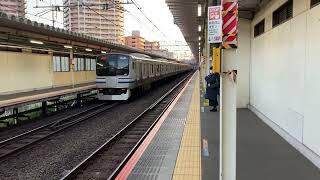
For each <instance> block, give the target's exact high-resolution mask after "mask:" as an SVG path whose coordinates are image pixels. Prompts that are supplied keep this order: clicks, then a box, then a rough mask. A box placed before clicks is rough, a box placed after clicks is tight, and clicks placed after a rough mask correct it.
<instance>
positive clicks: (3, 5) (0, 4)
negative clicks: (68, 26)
mask: <svg viewBox="0 0 320 180" xmlns="http://www.w3.org/2000/svg"><path fill="white" fill-rule="evenodd" d="M0 6H2V7H6V8H9V9H12V10H15V11H18V9H15V8H12V7H10V6H8V5H5V4H2V3H0ZM25 14H28V15H31V16H34V17H37V18H40V19H43V20H47V21H50V22H53V20H52V19H48V18H44V17H41V16H37V15H35V14H32V13H28V12H26V13H25ZM55 22H56V23H59V24H61V25H64V23H62V22H59V21H55Z"/></svg>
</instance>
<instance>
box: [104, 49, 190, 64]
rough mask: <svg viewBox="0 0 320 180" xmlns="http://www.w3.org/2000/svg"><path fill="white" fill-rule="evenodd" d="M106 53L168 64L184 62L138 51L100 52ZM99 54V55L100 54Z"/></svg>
mask: <svg viewBox="0 0 320 180" xmlns="http://www.w3.org/2000/svg"><path fill="white" fill-rule="evenodd" d="M108 54H122V55H127V56H130V57H131V58H133V59H138V60H144V61H153V62H166V63H169V64H186V63H183V62H180V61H177V60H168V59H164V58H157V59H153V58H151V57H150V56H148V55H145V54H140V53H120V52H112V53H107V54H101V55H108ZM101 55H100V56H101Z"/></svg>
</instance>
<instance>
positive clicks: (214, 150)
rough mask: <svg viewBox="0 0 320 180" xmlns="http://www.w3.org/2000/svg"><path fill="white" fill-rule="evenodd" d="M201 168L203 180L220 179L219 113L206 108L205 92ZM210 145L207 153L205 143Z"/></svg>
mask: <svg viewBox="0 0 320 180" xmlns="http://www.w3.org/2000/svg"><path fill="white" fill-rule="evenodd" d="M201 94H202V98H201V101H200V103H201V104H200V106H201V109H202V110H201V111H200V113H201V114H200V118H201V145H202V146H201V149H202V152H201V155H202V157H201V167H202V172H201V173H202V179H203V180H215V179H217V180H218V179H219V141H220V140H219V112H210V107H204V106H203V101H204V98H203V97H204V92H201ZM204 141H207V143H208V152H206V150H205V147H204V144H203V142H204Z"/></svg>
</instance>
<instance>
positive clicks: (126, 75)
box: [96, 53, 192, 101]
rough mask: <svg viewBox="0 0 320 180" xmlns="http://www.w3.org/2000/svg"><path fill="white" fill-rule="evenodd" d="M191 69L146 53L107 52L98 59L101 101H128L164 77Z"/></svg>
mask: <svg viewBox="0 0 320 180" xmlns="http://www.w3.org/2000/svg"><path fill="white" fill-rule="evenodd" d="M190 70H192V66H191V65H189V64H186V63H180V62H178V61H171V60H167V59H153V58H151V57H149V56H147V55H144V54H136V53H132V54H129V53H107V54H101V55H99V56H97V59H96V75H97V76H96V86H97V90H98V99H99V100H111V101H125V100H128V99H129V98H130V97H131V96H132V95H135V94H137V93H140V92H143V91H145V90H147V89H150V88H151V86H152V85H154V84H155V83H157V82H158V81H161V80H163V79H165V78H168V77H172V76H175V75H178V74H182V73H185V72H187V71H190Z"/></svg>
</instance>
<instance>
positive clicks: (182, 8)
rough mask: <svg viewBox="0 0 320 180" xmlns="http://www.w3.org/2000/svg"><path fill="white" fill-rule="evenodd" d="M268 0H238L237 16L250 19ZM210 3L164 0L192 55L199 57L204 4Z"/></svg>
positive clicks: (190, 0)
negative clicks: (199, 8)
mask: <svg viewBox="0 0 320 180" xmlns="http://www.w3.org/2000/svg"><path fill="white" fill-rule="evenodd" d="M269 1H270V0H239V17H240V18H245V19H252V18H253V16H254V13H255V12H256V11H257V10H258V9H259V8H260V7H261V6H263V5H264V4H266V3H268V2H269ZM208 2H209V4H212V2H213V0H166V3H167V5H168V7H169V9H170V11H171V13H172V15H173V17H174V23H175V24H176V25H177V26H178V27H179V28H180V30H181V32H182V34H183V36H184V38H185V40H186V42H187V43H188V45H189V47H190V49H191V51H192V53H193V55H194V56H195V58H196V59H197V58H198V57H199V36H200V37H201V40H200V44H201V45H200V46H203V44H204V43H205V41H204V39H205V38H204V24H205V23H206V13H207V10H205V9H204V8H205V7H206V4H208ZM200 5H201V12H202V13H201V16H198V7H199V6H200ZM199 25H200V26H201V31H200V32H199Z"/></svg>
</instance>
